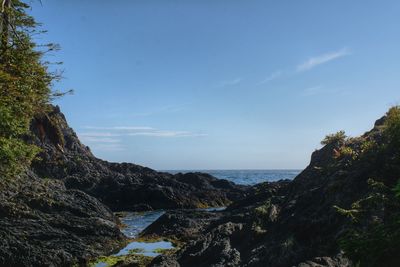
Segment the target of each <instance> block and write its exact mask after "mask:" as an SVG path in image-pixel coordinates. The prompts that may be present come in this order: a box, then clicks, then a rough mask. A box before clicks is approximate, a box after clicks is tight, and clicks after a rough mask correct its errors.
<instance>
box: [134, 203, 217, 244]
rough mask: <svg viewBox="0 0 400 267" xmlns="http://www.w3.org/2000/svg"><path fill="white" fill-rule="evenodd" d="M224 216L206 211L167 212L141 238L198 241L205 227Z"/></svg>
mask: <svg viewBox="0 0 400 267" xmlns="http://www.w3.org/2000/svg"><path fill="white" fill-rule="evenodd" d="M222 216H223V213H222V212H208V211H204V210H174V211H167V212H166V213H165V214H163V215H162V216H161V217H160V218H159V219H158V220H157V221H155V222H154V223H152V224H151V225H149V226H148V227H147V228H146V229H145V230H144V231H143V232H142V233H141V234H140V236H141V237H144V238H150V239H157V238H167V239H170V240H176V241H180V242H188V241H190V240H194V239H196V238H197V237H198V235H199V234H200V233H202V232H203V231H204V229H205V227H208V226H209V225H210V223H211V222H213V221H215V220H217V219H219V218H221V217H222Z"/></svg>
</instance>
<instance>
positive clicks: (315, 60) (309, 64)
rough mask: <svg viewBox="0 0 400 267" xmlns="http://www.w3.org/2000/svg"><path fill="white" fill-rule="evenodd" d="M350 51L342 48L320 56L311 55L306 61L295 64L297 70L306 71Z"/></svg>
mask: <svg viewBox="0 0 400 267" xmlns="http://www.w3.org/2000/svg"><path fill="white" fill-rule="evenodd" d="M350 54H351V53H350V51H349V50H348V49H347V48H342V49H340V50H338V51H334V52H330V53H326V54H323V55H320V56H316V57H312V58H310V59H308V60H307V61H306V62H304V63H302V64H300V65H298V66H297V71H299V72H300V71H307V70H310V69H312V68H315V67H316V66H318V65H321V64H325V63H328V62H329V61H332V60H335V59H338V58H341V57H344V56H347V55H350Z"/></svg>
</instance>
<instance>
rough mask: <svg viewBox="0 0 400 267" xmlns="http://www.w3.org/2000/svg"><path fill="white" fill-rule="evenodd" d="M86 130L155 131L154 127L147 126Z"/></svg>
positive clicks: (87, 127) (93, 127) (88, 127)
mask: <svg viewBox="0 0 400 267" xmlns="http://www.w3.org/2000/svg"><path fill="white" fill-rule="evenodd" d="M83 128H85V129H93V130H121V131H125V130H128V131H142V130H153V129H154V128H152V127H147V126H112V127H97V126H84V127H83Z"/></svg>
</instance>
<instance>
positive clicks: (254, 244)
mask: <svg viewBox="0 0 400 267" xmlns="http://www.w3.org/2000/svg"><path fill="white" fill-rule="evenodd" d="M383 121H384V119H381V120H379V121H378V122H377V123H376V125H375V127H374V129H373V130H372V131H370V132H368V133H366V134H365V135H363V136H361V137H359V138H352V139H349V140H346V141H343V142H332V143H329V144H328V145H326V146H324V147H323V148H322V149H320V150H318V151H315V152H314V153H313V155H312V157H311V162H310V165H309V166H308V167H307V168H306V169H305V170H304V171H303V172H302V173H301V174H299V175H298V176H297V177H296V178H295V179H294V180H293V181H292V182H289V181H280V182H276V183H264V184H260V185H257V186H255V187H254V188H253V189H254V190H253V191H252V193H251V194H249V196H248V197H246V198H244V199H242V200H239V201H236V202H234V203H232V204H231V205H230V206H229V207H228V208H227V210H226V211H225V212H224V214H225V215H224V216H222V217H221V218H219V219H217V220H214V221H211V222H210V223H209V224H207V225H203V226H202V228H201V229H203V230H201V231H199V232H197V233H196V236H197V238H195V239H194V240H191V241H190V242H188V243H187V244H186V245H185V246H184V247H183V248H182V249H180V250H179V251H177V252H176V253H175V254H173V255H170V256H162V257H157V258H156V259H154V260H153V262H152V264H151V266H191V267H196V266H204V267H206V266H207V267H209V266H243V267H244V266H264V267H268V266H273V267H287V266H299V267H300V266H302V267H304V266H352V264H351V262H350V261H349V259H347V258H346V257H345V256H343V254H342V252H341V249H340V247H339V245H338V241H339V239H340V238H341V237H343V234H344V233H346V232H347V231H348V230H349V229H351V228H352V227H355V225H354V224H353V223H352V222H351V220H350V218H349V217H346V216H344V215H343V214H340V213H339V212H338V210H337V209H336V208H335V207H336V206H339V207H343V208H351V204H352V203H354V202H356V201H358V200H359V199H365V198H366V199H368V196H369V195H370V194H371V190H372V189H371V187H369V186H368V183H367V181H368V179H369V178H374V179H375V180H376V181H378V182H381V183H382V184H384V185H386V186H388V187H389V188H392V187H393V186H394V185H395V182H396V181H397V180H398V179H399V178H398V177H400V168H399V164H398V163H399V160H398V154H393V153H392V152H393V151H394V149H387V146H381V147H384V148H385V150H382V149H381V150H379V149H378V150H377V151H381V152H379V155H378V154H376V153H375V152H370V151H369V150H368V149H367V148H366V147H368V145H369V144H371V143H372V144H374V146H376V147H379V146H380V144H381V143H382V131H381V125H382V123H383ZM396 149H397V150H398V148H396ZM397 150H396V151H397ZM371 151H373V150H371ZM382 151H383V152H382ZM396 153H397V152H396ZM396 155H397V156H396ZM390 208H392V209H393V207H385V206H384V203H381V204H379V205H378V207H377V210H376V211H375V212H374V213H373V214H372V215H371V216H370V219H371V220H374V221H375V222H376V221H384V220H385V218H386V217H387V216H388V214H387V213H388V210H390ZM160 220H163V221H166V219H165V218H164V219H162V218H160ZM176 222H177V223H181V225H179V226H177V225H174V227H173V228H171V229H170V231H168V235H174V230H175V229H176V234H177V235H179V234H180V233H182V232H185V231H183V230H182V227H185V225H187V224H186V223H185V220H184V219H182V218H179V220H177V221H176ZM158 224H159V223H158V222H157V221H156V222H155V223H154V225H158ZM367 224H368V221H366V222H360V223H359V225H360V226H359V227H363V226H365V225H367ZM188 227H191V226H190V225H188ZM151 228H153V226H150V227H149V229H151ZM146 231H147V230H145V232H146ZM188 231H189V230H186V232H188ZM389 257H390V258H389V259H386V260H385V261H382V264H383V265H382V266H398V265H396V264H398V263H399V262H400V257H399V256H398V254H391V255H390V256H389ZM384 262H385V263H384ZM389 263H390V264H389ZM385 264H386V265H385Z"/></svg>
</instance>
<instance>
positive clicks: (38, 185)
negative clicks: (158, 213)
mask: <svg viewBox="0 0 400 267" xmlns="http://www.w3.org/2000/svg"><path fill="white" fill-rule="evenodd" d="M123 243H124V237H123V236H122V234H121V232H120V231H119V228H118V226H117V219H116V218H115V217H114V215H113V213H112V212H111V211H110V210H109V209H108V208H107V207H105V206H104V205H103V204H102V203H100V202H99V201H98V200H96V199H95V198H93V197H91V196H89V195H87V194H85V193H83V192H81V191H78V190H68V189H66V188H65V186H64V184H63V183H62V182H61V181H57V180H50V179H40V178H38V177H36V176H35V175H34V174H29V175H27V176H24V177H18V178H15V179H14V180H4V179H0V266H10V267H18V266H71V265H72V264H84V263H85V262H86V260H87V259H90V258H92V257H95V256H98V255H101V254H105V253H109V252H110V251H112V250H115V249H118V248H119V247H120V246H121V245H122V244H123Z"/></svg>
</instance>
